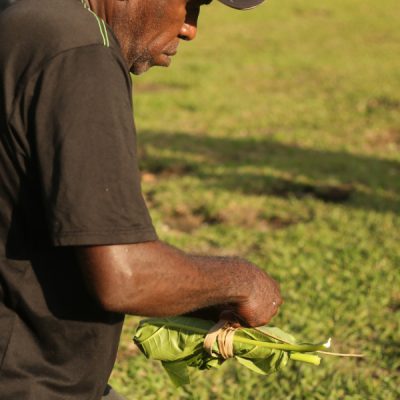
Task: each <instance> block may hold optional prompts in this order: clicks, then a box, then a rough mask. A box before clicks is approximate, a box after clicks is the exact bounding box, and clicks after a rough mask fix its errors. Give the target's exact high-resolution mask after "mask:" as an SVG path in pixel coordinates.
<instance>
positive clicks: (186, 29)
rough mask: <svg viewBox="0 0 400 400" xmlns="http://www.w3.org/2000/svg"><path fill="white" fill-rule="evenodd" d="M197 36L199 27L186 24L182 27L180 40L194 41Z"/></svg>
mask: <svg viewBox="0 0 400 400" xmlns="http://www.w3.org/2000/svg"><path fill="white" fill-rule="evenodd" d="M196 34H197V26H196V25H191V24H188V23H186V22H185V23H184V24H183V25H182V28H181V30H180V32H179V39H182V40H193V39H194V38H195V37H196Z"/></svg>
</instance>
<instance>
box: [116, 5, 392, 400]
mask: <svg viewBox="0 0 400 400" xmlns="http://www.w3.org/2000/svg"><path fill="white" fill-rule="evenodd" d="M399 15H400V2H399V1H398V0H382V1H380V2H377V1H372V0H364V1H361V0H335V1H328V0H318V1H313V2H304V1H299V0H292V1H288V0H280V1H273V0H270V1H268V2H267V3H266V4H264V5H263V6H261V7H260V8H259V9H257V10H255V11H252V12H245V13H240V12H235V11H230V10H229V9H227V8H226V7H223V6H221V5H220V4H218V3H215V4H212V5H211V6H208V7H205V8H204V12H203V15H202V16H201V18H200V23H199V35H198V38H197V39H196V41H195V42H193V43H183V44H182V45H181V48H180V51H179V54H178V55H177V56H176V58H175V59H174V61H173V65H172V67H171V68H170V69H168V70H164V69H155V70H152V71H151V72H149V73H148V74H146V75H144V76H143V77H139V78H135V81H134V85H135V115H136V122H137V127H138V141H139V149H140V157H141V166H142V170H143V172H144V175H143V177H144V182H143V187H144V192H145V195H146V199H147V202H148V204H149V207H150V210H151V213H152V216H153V219H154V223H155V225H156V228H157V230H158V233H159V236H160V237H161V238H162V239H163V240H166V241H167V242H169V243H171V244H174V245H176V246H179V247H181V248H183V249H185V250H187V251H189V252H196V253H201V252H204V253H207V254H216V255H218V254H219V255H220V254H223V255H227V254H228V255H241V256H245V257H247V258H249V259H250V260H252V261H254V262H256V263H257V264H258V265H260V266H261V267H262V268H265V269H266V270H268V271H269V272H270V273H271V274H272V275H273V276H274V277H275V278H276V279H278V280H279V281H280V282H281V288H282V293H283V296H284V298H285V304H284V305H283V306H282V307H281V311H280V313H279V315H278V316H277V317H276V318H275V319H274V320H273V323H274V324H275V325H277V326H279V327H281V328H282V329H285V330H287V331H288V332H292V333H293V334H294V335H296V336H297V337H299V338H303V339H304V340H309V341H319V340H324V339H326V338H327V337H329V336H332V337H333V343H334V350H336V351H362V352H363V353H365V355H366V358H365V359H363V360H352V359H333V358H325V359H324V361H323V363H322V364H321V366H319V367H313V366H308V365H296V364H295V363H291V364H290V366H289V367H288V368H287V369H286V370H285V371H283V372H282V373H279V374H277V375H273V376H269V377H263V376H259V375H256V374H254V373H251V372H248V371H245V370H244V369H243V368H240V367H239V366H236V365H235V363H234V362H227V363H226V365H225V366H223V368H222V369H221V370H218V371H208V372H203V373H195V374H194V376H193V384H192V386H191V387H188V388H185V389H180V390H178V389H175V388H174V387H173V386H172V385H171V384H170V382H169V380H168V378H167V376H166V374H165V373H164V372H163V371H162V369H161V366H160V365H159V364H157V363H153V362H150V361H147V360H145V359H144V357H143V356H142V355H140V354H139V353H138V351H137V349H136V348H135V347H134V345H133V343H132V342H131V337H132V336H133V333H134V329H135V326H136V324H137V321H138V319H137V318H133V317H130V318H128V319H127V322H126V325H125V329H124V334H123V339H122V342H121V349H120V353H119V359H118V363H117V365H116V368H115V370H114V373H113V377H112V384H113V385H114V386H115V387H116V388H117V389H118V390H119V391H120V392H121V393H123V394H124V395H125V396H126V397H127V399H130V400H133V399H143V398H145V399H149V400H150V399H199V400H200V399H268V398H273V399H276V400H278V399H279V400H280V399H282V400H286V399H296V400H297V399H307V400H308V399H324V400H325V399H353V400H356V399H360V400H361V399H374V400H375V399H382V400H391V399H393V400H395V399H398V398H400V379H399V376H400V350H399V349H400V273H399V271H400V269H399V265H400V246H399V243H400V233H399V228H400V217H399V211H400V155H399V154H400V153H399V151H400V91H399V88H400V30H399V29H398V28H399V24H398V16H399Z"/></svg>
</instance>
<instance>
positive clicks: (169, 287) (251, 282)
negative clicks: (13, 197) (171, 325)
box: [75, 241, 282, 326]
mask: <svg viewBox="0 0 400 400" xmlns="http://www.w3.org/2000/svg"><path fill="white" fill-rule="evenodd" d="M75 251H76V254H77V257H78V260H79V263H80V265H81V268H82V271H83V275H84V277H85V280H86V282H87V284H88V287H89V289H90V290H91V291H92V293H93V294H94V296H95V297H96V298H97V300H98V301H99V302H100V304H101V305H102V306H103V308H104V309H106V310H108V311H114V312H120V313H125V314H134V315H145V316H158V317H161V316H171V315H179V314H184V313H187V312H190V311H193V310H196V309H201V308H204V307H208V306H213V305H221V304H223V305H226V307H225V309H226V310H227V311H231V312H234V313H235V314H237V315H238V316H239V317H240V318H241V319H242V320H243V321H244V322H245V323H247V324H248V325H250V326H260V325H263V324H266V323H268V322H269V320H270V319H271V318H272V317H273V316H274V315H275V314H276V312H277V311H278V308H279V306H280V304H281V303H282V300H281V297H280V292H279V286H278V284H277V283H276V282H275V281H274V280H273V279H272V278H270V277H269V276H268V275H267V274H266V273H265V272H263V271H262V270H260V269H259V268H258V267H256V266H254V265H253V264H251V263H249V262H247V261H245V260H242V259H239V258H233V257H229V258H228V257H207V256H192V255H188V254H185V253H184V252H182V251H180V250H177V249H175V248H173V247H171V246H169V245H166V244H164V243H162V242H160V241H154V242H146V243H138V244H128V245H114V246H89V247H76V250H75ZM223 309H224V308H223Z"/></svg>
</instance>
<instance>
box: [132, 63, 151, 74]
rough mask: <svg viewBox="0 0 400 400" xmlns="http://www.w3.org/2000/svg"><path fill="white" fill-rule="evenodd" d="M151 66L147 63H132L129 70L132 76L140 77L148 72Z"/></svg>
mask: <svg viewBox="0 0 400 400" xmlns="http://www.w3.org/2000/svg"><path fill="white" fill-rule="evenodd" d="M152 66H153V65H152V64H150V63H149V62H145V63H134V64H133V65H132V67H131V69H130V71H131V72H132V74H134V75H141V74H143V73H145V72H146V71H148V70H149V69H150V68H151V67H152Z"/></svg>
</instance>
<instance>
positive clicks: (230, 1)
mask: <svg viewBox="0 0 400 400" xmlns="http://www.w3.org/2000/svg"><path fill="white" fill-rule="evenodd" d="M219 1H220V2H221V3H223V4H225V5H226V6H229V7H232V8H236V9H237V10H248V9H249V8H254V7H256V6H258V5H259V4H261V3H262V2H263V1H264V0H219Z"/></svg>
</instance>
